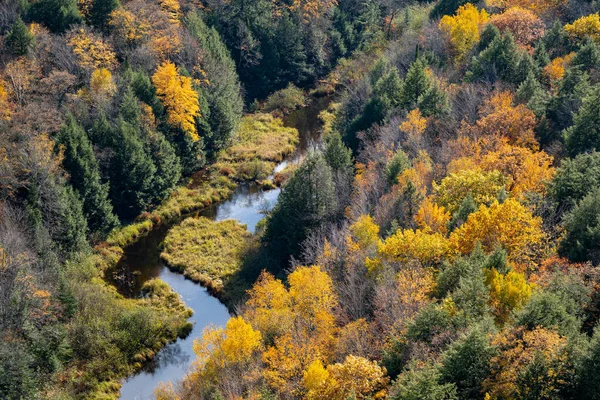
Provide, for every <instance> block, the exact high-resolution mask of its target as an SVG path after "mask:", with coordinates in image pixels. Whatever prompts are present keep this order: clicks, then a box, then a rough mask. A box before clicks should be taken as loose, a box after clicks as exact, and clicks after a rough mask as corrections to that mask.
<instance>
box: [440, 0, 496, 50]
mask: <svg viewBox="0 0 600 400" xmlns="http://www.w3.org/2000/svg"><path fill="white" fill-rule="evenodd" d="M488 19H489V15H488V13H487V12H486V11H485V10H481V11H479V10H478V9H477V7H475V6H474V5H473V4H471V3H467V4H465V5H463V6H460V7H459V8H458V10H457V11H456V14H455V15H454V16H450V15H445V16H444V17H442V19H441V20H440V24H439V28H440V30H441V31H442V32H444V33H446V34H447V35H448V39H449V41H450V45H451V46H452V48H453V50H454V53H455V55H456V58H457V59H458V60H460V59H462V58H463V57H465V56H466V55H467V53H468V52H469V51H470V50H471V48H473V46H474V45H475V44H476V43H477V42H478V41H479V31H480V29H481V27H482V26H483V25H484V24H485V23H486V22H487V21H488Z"/></svg>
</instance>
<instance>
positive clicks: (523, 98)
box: [516, 72, 550, 117]
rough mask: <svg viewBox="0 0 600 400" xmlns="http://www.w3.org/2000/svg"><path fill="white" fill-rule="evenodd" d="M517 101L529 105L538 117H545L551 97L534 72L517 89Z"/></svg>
mask: <svg viewBox="0 0 600 400" xmlns="http://www.w3.org/2000/svg"><path fill="white" fill-rule="evenodd" d="M516 98H517V100H518V101H519V102H521V103H524V104H526V105H527V107H528V108H529V109H530V110H532V111H533V112H534V113H535V115H537V116H538V117H540V116H543V115H545V113H546V106H547V105H548V101H549V100H550V99H549V96H548V93H547V92H546V91H545V90H544V88H543V87H542V85H541V84H540V82H539V81H538V80H537V78H536V77H535V75H534V74H533V72H530V73H529V75H528V76H527V79H525V81H523V83H521V84H520V85H519V88H518V89H517V97H516Z"/></svg>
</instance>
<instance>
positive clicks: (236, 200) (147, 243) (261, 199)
mask: <svg viewBox="0 0 600 400" xmlns="http://www.w3.org/2000/svg"><path fill="white" fill-rule="evenodd" d="M328 103H329V98H326V97H325V98H315V99H312V103H311V104H310V105H309V106H307V107H305V108H302V109H299V110H296V111H293V112H291V113H290V114H289V115H287V116H286V117H285V118H284V124H285V125H286V126H289V127H293V128H296V129H298V131H299V133H300V144H299V146H298V151H297V152H296V154H294V155H293V156H292V157H290V158H289V160H286V161H284V162H282V163H281V164H279V165H278V166H277V167H276V169H275V171H274V173H276V172H279V171H281V170H283V169H284V168H285V166H286V165H288V163H293V162H299V160H300V159H301V158H302V155H303V154H304V153H305V152H306V151H307V150H308V149H310V148H313V147H315V146H316V145H317V143H318V141H319V134H320V129H321V124H320V121H319V119H318V115H319V113H320V112H321V111H322V110H323V109H324V108H325V107H326V106H327V104H328ZM280 192H281V190H280V189H279V188H276V189H273V190H268V191H264V190H262V189H260V188H259V187H257V186H256V185H251V184H244V185H239V186H238V187H237V188H236V190H235V191H234V193H233V194H232V196H231V197H230V198H229V199H228V200H225V201H223V202H220V203H217V204H215V205H213V206H211V207H209V208H207V209H205V210H203V211H202V212H200V213H196V216H198V215H202V216H205V217H207V218H210V219H212V220H214V221H223V220H226V219H234V220H237V221H238V222H240V223H242V224H246V226H247V228H248V230H249V231H250V232H254V231H255V228H256V224H257V223H258V222H259V221H260V220H261V219H262V218H263V217H264V215H265V212H267V211H269V210H272V209H273V207H274V206H275V204H276V203H277V197H278V196H279V193H280ZM175 223H177V221H175V222H173V224H175ZM173 224H171V225H159V226H157V227H155V228H154V229H153V230H152V231H151V232H150V233H149V234H148V235H147V236H145V237H143V238H141V239H140V240H138V241H137V242H136V243H135V244H133V245H131V246H128V247H127V248H125V249H124V253H123V257H121V260H119V262H118V263H117V265H116V266H115V268H114V269H113V270H111V271H108V272H107V280H108V281H109V282H111V283H112V284H113V285H115V287H116V288H117V290H118V291H119V292H120V293H121V294H123V295H124V296H127V297H138V296H140V292H141V288H142V286H143V285H144V283H145V282H147V281H148V280H150V279H152V278H160V279H162V280H164V281H165V282H167V283H168V284H169V285H170V286H171V288H172V289H173V290H174V291H175V292H177V293H179V295H180V296H181V298H182V300H183V301H184V302H185V304H186V305H187V306H188V307H189V308H191V309H192V310H193V311H194V314H193V316H192V317H191V318H190V322H192V324H193V329H192V331H191V332H190V334H189V335H188V337H186V338H185V339H178V340H177V341H175V342H174V343H171V344H169V345H167V346H165V347H164V348H163V349H162V350H161V351H160V352H158V354H157V355H156V357H155V358H154V360H152V361H150V362H148V363H146V364H145V365H144V367H143V368H142V370H141V371H139V372H138V373H137V374H135V375H133V376H130V377H129V378H127V379H126V380H125V381H124V383H123V386H122V388H121V397H120V398H121V399H126V400H146V399H152V398H153V392H154V389H155V388H156V386H157V385H158V384H159V383H160V382H167V381H172V382H174V381H178V380H181V379H182V378H183V377H184V375H185V374H186V373H187V371H188V370H189V367H190V365H191V363H192V362H193V360H194V359H195V354H194V351H193V342H194V340H195V339H196V338H198V337H200V336H201V334H202V331H203V330H204V328H205V327H207V326H210V325H216V326H224V325H225V323H226V322H227V320H228V319H229V317H230V315H229V312H228V310H227V307H225V305H223V304H222V303H220V302H219V300H217V299H216V298H214V297H212V296H211V295H209V294H208V292H207V291H206V289H205V288H203V287H202V286H200V285H198V284H196V283H193V282H192V281H190V280H188V279H185V278H184V277H183V275H181V274H179V273H176V272H172V271H171V270H169V268H167V267H166V266H165V264H164V263H163V262H162V260H161V258H160V252H161V243H162V242H163V241H164V239H165V237H166V235H167V233H168V231H169V229H170V228H171V227H172V226H173Z"/></svg>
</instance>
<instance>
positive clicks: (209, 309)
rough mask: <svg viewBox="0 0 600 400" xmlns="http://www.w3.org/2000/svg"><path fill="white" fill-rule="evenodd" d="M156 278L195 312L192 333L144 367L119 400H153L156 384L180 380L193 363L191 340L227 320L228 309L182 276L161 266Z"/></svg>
mask: <svg viewBox="0 0 600 400" xmlns="http://www.w3.org/2000/svg"><path fill="white" fill-rule="evenodd" d="M158 277H159V278H160V279H162V280H164V281H165V282H167V283H168V284H169V285H170V286H171V287H172V288H173V290H175V291H176V292H178V293H179V294H180V295H181V298H182V300H183V301H184V302H185V304H186V305H187V306H188V307H190V308H192V309H193V310H194V315H193V316H192V317H191V318H190V322H192V323H193V324H194V329H193V331H192V333H191V334H190V335H189V336H188V337H187V338H185V339H179V340H177V341H176V342H175V343H171V344H169V345H167V346H166V347H165V348H164V349H162V350H161V351H160V352H159V353H158V355H157V356H156V358H155V359H154V360H153V361H152V362H150V363H148V364H145V365H144V368H143V369H142V370H141V371H140V372H139V373H138V374H136V375H133V376H131V377H130V378H128V379H127V380H126V381H125V382H124V383H123V387H122V388H121V398H122V399H127V400H130V399H131V400H142V399H143V400H145V399H152V398H153V392H154V389H155V388H156V386H157V385H158V383H159V382H167V381H177V380H179V379H181V378H182V377H183V376H184V375H185V374H186V373H187V372H188V369H189V367H190V365H191V363H192V362H193V360H194V359H195V357H196V356H195V354H194V349H193V346H194V339H196V338H197V337H199V336H200V335H201V334H202V330H203V329H204V327H206V326H209V325H216V326H223V325H225V323H226V322H227V320H228V319H229V312H228V311H227V308H226V307H225V306H224V305H223V304H221V302H219V300H217V299H216V298H214V297H212V296H211V295H209V294H208V292H207V291H206V289H204V288H202V287H201V286H199V285H197V284H195V283H193V282H192V281H190V280H187V279H185V278H184V277H183V275H181V274H178V273H174V272H171V271H170V270H169V269H168V268H165V267H164V266H163V265H162V264H161V268H160V271H159V273H158Z"/></svg>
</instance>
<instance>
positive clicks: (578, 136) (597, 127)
mask: <svg viewBox="0 0 600 400" xmlns="http://www.w3.org/2000/svg"><path fill="white" fill-rule="evenodd" d="M564 137H565V147H566V149H567V151H568V152H569V154H570V155H571V157H573V156H575V155H577V154H579V153H584V152H587V151H591V150H600V91H599V90H598V87H595V88H594V89H592V90H591V91H590V93H589V94H588V95H587V96H586V97H584V98H583V100H582V103H581V108H580V109H579V111H578V112H577V114H575V116H574V117H573V126H571V127H570V128H568V129H567V130H566V131H565V133H564Z"/></svg>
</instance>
